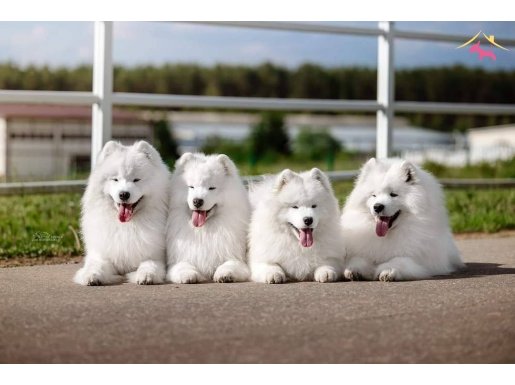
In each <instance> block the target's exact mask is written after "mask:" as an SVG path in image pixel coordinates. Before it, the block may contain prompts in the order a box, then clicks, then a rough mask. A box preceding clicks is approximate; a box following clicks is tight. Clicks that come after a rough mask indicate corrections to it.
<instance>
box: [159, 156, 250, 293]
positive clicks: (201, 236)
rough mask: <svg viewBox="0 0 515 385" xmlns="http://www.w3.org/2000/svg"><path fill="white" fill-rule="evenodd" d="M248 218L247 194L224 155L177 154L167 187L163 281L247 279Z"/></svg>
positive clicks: (234, 167)
mask: <svg viewBox="0 0 515 385" xmlns="http://www.w3.org/2000/svg"><path fill="white" fill-rule="evenodd" d="M249 218H250V204H249V200H248V195H247V191H246V189H245V186H244V185H243V183H242V180H241V179H240V176H239V173H238V170H237V168H236V166H235V165H234V163H233V162H232V160H231V159H229V157H228V156H227V155H224V154H220V155H204V154H200V153H198V154H192V153H185V154H184V155H182V156H181V158H180V159H179V160H178V161H177V163H176V166H175V171H174V173H173V176H172V183H171V197H170V211H169V217H168V225H167V246H168V247H167V254H168V272H167V280H168V281H170V282H174V283H197V282H205V281H214V282H241V281H246V280H248V278H249V274H250V272H249V268H248V266H247V264H246V237H247V230H248V224H249Z"/></svg>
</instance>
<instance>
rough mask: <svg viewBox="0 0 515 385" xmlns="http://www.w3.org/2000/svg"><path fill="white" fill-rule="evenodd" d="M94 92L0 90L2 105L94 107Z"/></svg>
mask: <svg viewBox="0 0 515 385" xmlns="http://www.w3.org/2000/svg"><path fill="white" fill-rule="evenodd" d="M98 101H99V99H98V98H97V97H96V96H95V95H93V92H75V91H17V90H0V103H27V104H68V105H70V104H72V105H92V104H93V103H98Z"/></svg>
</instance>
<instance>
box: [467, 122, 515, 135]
mask: <svg viewBox="0 0 515 385" xmlns="http://www.w3.org/2000/svg"><path fill="white" fill-rule="evenodd" d="M513 130H515V124H514V123H509V124H501V125H498V126H488V127H475V128H470V129H469V130H468V132H469V133H471V134H472V133H474V134H475V133H488V132H499V131H513Z"/></svg>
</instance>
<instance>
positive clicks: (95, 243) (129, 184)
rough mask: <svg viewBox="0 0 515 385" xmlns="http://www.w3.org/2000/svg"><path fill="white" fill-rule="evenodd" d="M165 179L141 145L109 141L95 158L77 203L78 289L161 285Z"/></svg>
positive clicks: (146, 146)
mask: <svg viewBox="0 0 515 385" xmlns="http://www.w3.org/2000/svg"><path fill="white" fill-rule="evenodd" d="M169 183H170V173H169V171H168V168H167V167H166V166H165V164H164V163H163V162H162V160H161V157H160V156H159V154H158V152H157V151H156V150H155V149H154V147H152V146H151V145H150V144H148V143H147V142H144V141H140V142H136V143H135V144H134V145H132V146H123V145H121V144H120V143H117V142H114V141H110V142H108V143H106V145H105V146H104V148H103V150H102V152H101V153H100V155H99V157H98V162H97V165H96V166H95V168H94V170H93V171H92V173H91V176H90V177H89V180H88V186H87V188H86V191H85V193H84V196H83V198H82V219H81V227H82V236H83V239H84V244H85V249H86V258H85V263H84V267H83V268H81V269H80V270H79V271H78V272H77V274H76V275H75V278H74V281H75V282H76V283H78V284H81V285H90V286H94V285H107V284H113V283H118V282H122V281H123V280H124V279H125V278H128V280H129V281H130V282H134V283H138V284H141V285H147V284H157V283H162V282H163V281H164V278H165V274H166V265H165V262H166V253H165V247H166V243H165V229H166V218H167V210H168V191H169Z"/></svg>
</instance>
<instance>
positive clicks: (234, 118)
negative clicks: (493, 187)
mask: <svg viewBox="0 0 515 385" xmlns="http://www.w3.org/2000/svg"><path fill="white" fill-rule="evenodd" d="M168 120H169V122H170V125H171V126H173V130H174V135H175V137H176V138H177V140H178V142H179V145H180V150H181V152H185V151H197V150H199V148H200V147H201V146H202V144H203V143H204V142H205V140H206V139H207V138H208V137H209V136H213V135H216V136H220V137H223V138H227V139H232V140H234V141H242V140H244V139H245V138H246V137H247V136H248V134H249V132H250V130H251V127H252V126H253V125H254V124H256V123H257V122H258V121H259V115H258V114H245V113H219V112H171V113H169V114H168ZM285 124H286V126H287V127H288V133H289V135H290V137H291V138H294V137H296V136H297V134H298V132H299V131H300V130H301V129H302V128H303V127H311V128H313V129H328V130H329V131H330V132H331V134H332V135H333V136H334V137H335V138H336V139H338V140H339V141H340V142H341V143H342V144H343V146H344V147H345V148H346V149H347V150H352V151H356V152H359V153H373V152H374V151H375V148H376V126H375V125H376V121H375V117H374V116H360V115H319V114H317V115H310V114H289V115H287V117H286V119H285ZM394 127H395V129H394V132H393V151H394V152H397V153H398V152H401V151H404V150H409V149H411V150H421V149H425V148H432V147H439V146H447V147H448V146H453V143H454V142H453V136H452V135H451V134H449V133H442V132H438V131H433V130H429V129H425V128H421V127H414V126H411V125H410V124H409V123H408V121H407V120H406V119H404V118H400V117H397V118H395V120H394Z"/></svg>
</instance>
